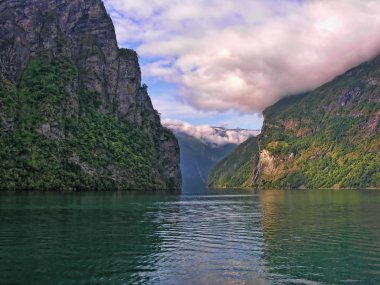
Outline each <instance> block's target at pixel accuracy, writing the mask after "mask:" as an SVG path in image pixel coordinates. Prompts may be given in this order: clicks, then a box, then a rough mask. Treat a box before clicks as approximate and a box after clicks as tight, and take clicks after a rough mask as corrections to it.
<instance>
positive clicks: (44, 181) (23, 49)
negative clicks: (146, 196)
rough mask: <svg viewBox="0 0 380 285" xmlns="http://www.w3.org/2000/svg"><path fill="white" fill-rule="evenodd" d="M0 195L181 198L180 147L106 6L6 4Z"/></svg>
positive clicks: (16, 0) (1, 5)
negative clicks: (151, 193)
mask: <svg viewBox="0 0 380 285" xmlns="http://www.w3.org/2000/svg"><path fill="white" fill-rule="evenodd" d="M0 161H1V164H0V188H2V189H27V190H29V189H40V190H43V189H50V190H61V189H67V190H78V189H83V190H104V189H179V188H180V187H181V175H180V168H179V147H178V142H177V140H176V138H175V137H174V135H173V134H172V132H171V131H170V130H168V129H167V128H165V127H163V126H162V125H161V123H160V118H159V114H158V113H157V111H156V110H155V109H154V108H153V106H152V103H151V100H150V98H149V96H148V91H147V86H146V85H144V84H143V85H142V84H141V72H140V66H139V62H138V55H137V54H136V52H134V51H133V50H129V49H120V48H118V45H117V41H116V36H115V30H114V26H113V23H112V21H111V19H110V17H109V15H108V14H107V11H106V9H105V7H104V5H103V3H102V1H101V0H71V1H67V0H39V1H34V0H6V1H1V2H0Z"/></svg>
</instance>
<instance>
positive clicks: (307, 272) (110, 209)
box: [0, 190, 380, 284]
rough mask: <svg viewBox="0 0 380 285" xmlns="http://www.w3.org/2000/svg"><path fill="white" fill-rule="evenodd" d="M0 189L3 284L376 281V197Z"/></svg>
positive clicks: (379, 275)
mask: <svg viewBox="0 0 380 285" xmlns="http://www.w3.org/2000/svg"><path fill="white" fill-rule="evenodd" d="M198 192H199V193H197V194H194V193H193V194H190V193H189V194H187V193H183V194H182V195H174V194H169V193H128V192H113V193H38V192H33V193H25V192H22V193H0V233H1V234H0V284H380V222H379V217H380V192H379V191H330V190H315V191H247V190H240V191H239V190H223V191H221V190H215V191H213V190H204V191H198Z"/></svg>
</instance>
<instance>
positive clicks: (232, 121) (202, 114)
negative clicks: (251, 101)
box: [152, 93, 263, 129]
mask: <svg viewBox="0 0 380 285" xmlns="http://www.w3.org/2000/svg"><path fill="white" fill-rule="evenodd" d="M155 95H159V96H152V102H153V106H154V108H155V109H157V110H158V112H159V113H160V115H161V119H162V120H165V121H167V120H169V121H170V120H171V119H173V118H175V119H176V120H179V121H186V122H189V123H191V124H195V125H198V124H204V122H207V123H208V124H212V125H213V126H220V127H224V128H227V129H234V128H237V127H240V128H246V129H252V128H254V129H260V128H261V126H262V122H263V117H262V115H261V114H257V113H254V114H242V113H240V112H236V111H233V110H229V111H225V112H218V111H208V110H198V109H196V108H194V107H192V106H190V105H188V104H186V103H185V102H181V101H180V100H176V99H175V98H173V97H172V96H171V95H162V94H156V93H155Z"/></svg>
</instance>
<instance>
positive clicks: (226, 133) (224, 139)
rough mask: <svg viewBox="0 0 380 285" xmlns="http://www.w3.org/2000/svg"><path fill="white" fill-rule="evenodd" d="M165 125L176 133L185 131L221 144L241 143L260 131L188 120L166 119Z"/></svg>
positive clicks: (195, 136) (206, 140) (202, 139)
mask: <svg viewBox="0 0 380 285" xmlns="http://www.w3.org/2000/svg"><path fill="white" fill-rule="evenodd" d="M163 125H164V126H166V127H167V128H169V129H171V130H173V131H174V132H175V133H184V134H187V135H189V136H192V137H194V138H197V139H199V140H201V141H202V142H204V143H207V144H212V145H216V146H221V145H225V144H241V143H242V142H244V141H246V140H247V139H248V138H250V137H253V136H257V135H258V134H259V133H260V131H258V130H246V129H225V128H222V127H213V126H209V125H201V126H193V125H191V124H188V123H186V122H182V121H175V120H165V121H163Z"/></svg>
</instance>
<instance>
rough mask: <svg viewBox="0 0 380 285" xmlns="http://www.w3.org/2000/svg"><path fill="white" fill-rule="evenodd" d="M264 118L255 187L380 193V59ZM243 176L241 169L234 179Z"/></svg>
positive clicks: (289, 101) (279, 106)
mask: <svg viewBox="0 0 380 285" xmlns="http://www.w3.org/2000/svg"><path fill="white" fill-rule="evenodd" d="M264 117H265V121H264V126H263V129H262V133H261V135H260V136H259V137H258V140H259V145H260V155H259V160H258V163H257V164H256V165H255V166H254V171H252V172H251V173H250V176H251V178H252V179H251V181H253V183H252V184H251V186H256V187H262V188H380V58H376V59H374V60H373V61H370V62H367V63H364V64H362V65H360V66H358V67H356V68H354V69H352V70H350V71H348V72H347V73H345V74H344V75H342V76H339V77H337V78H336V79H334V80H333V81H331V82H329V83H327V84H325V85H323V86H321V87H320V88H318V89H316V90H314V91H312V92H309V93H306V94H302V95H299V96H293V97H289V98H285V99H282V100H280V101H279V102H277V103H276V104H274V105H273V106H271V107H269V108H267V109H266V110H265V111H264ZM257 154H258V152H257V151H253V152H251V154H250V156H251V157H255V156H257ZM235 159H236V158H235ZM226 160H227V161H228V158H227V159H226ZM229 168H231V165H224V169H229ZM215 172H220V169H218V167H217V168H216V169H215V170H214V171H213V173H215ZM223 175H225V172H221V173H220V174H218V176H217V177H212V176H211V177H210V181H211V182H212V181H220V177H222V176H223ZM240 175H241V172H240V171H239V170H238V171H237V172H236V174H234V175H233V177H235V176H237V177H239V176H240ZM230 180H231V179H230ZM214 186H223V184H222V183H219V184H216V185H214ZM229 186H246V185H245V184H243V183H241V182H236V184H235V183H233V184H230V185H229Z"/></svg>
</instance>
